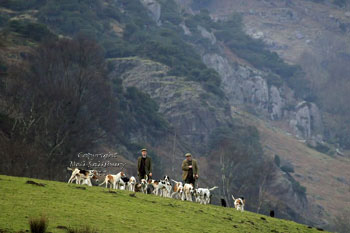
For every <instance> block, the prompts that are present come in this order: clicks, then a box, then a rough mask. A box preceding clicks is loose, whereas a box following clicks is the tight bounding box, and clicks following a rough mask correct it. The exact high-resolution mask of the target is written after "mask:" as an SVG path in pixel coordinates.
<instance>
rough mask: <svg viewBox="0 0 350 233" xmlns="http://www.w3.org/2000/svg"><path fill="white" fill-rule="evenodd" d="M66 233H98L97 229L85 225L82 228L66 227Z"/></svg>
mask: <svg viewBox="0 0 350 233" xmlns="http://www.w3.org/2000/svg"><path fill="white" fill-rule="evenodd" d="M66 231H67V233H98V231H97V230H96V229H94V228H90V227H89V226H85V227H82V228H71V227H70V228H67V229H66Z"/></svg>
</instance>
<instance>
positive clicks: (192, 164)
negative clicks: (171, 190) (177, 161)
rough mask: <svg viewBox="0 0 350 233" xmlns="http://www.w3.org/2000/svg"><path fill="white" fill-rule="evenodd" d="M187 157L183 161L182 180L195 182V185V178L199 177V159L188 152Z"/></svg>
mask: <svg viewBox="0 0 350 233" xmlns="http://www.w3.org/2000/svg"><path fill="white" fill-rule="evenodd" d="M185 156H186V159H185V160H184V161H183V162H182V166H181V167H182V171H183V173H182V180H183V181H184V182H185V183H189V184H193V187H195V186H194V185H195V180H196V179H198V166H197V160H195V159H192V155H191V154H190V153H187V154H186V155H185Z"/></svg>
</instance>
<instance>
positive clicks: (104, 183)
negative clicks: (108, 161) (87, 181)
mask: <svg viewBox="0 0 350 233" xmlns="http://www.w3.org/2000/svg"><path fill="white" fill-rule="evenodd" d="M105 183H106V180H105V181H103V183H101V184H99V185H98V186H102V185H103V184H105Z"/></svg>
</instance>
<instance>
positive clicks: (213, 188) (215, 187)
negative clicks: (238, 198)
mask: <svg viewBox="0 0 350 233" xmlns="http://www.w3.org/2000/svg"><path fill="white" fill-rule="evenodd" d="M217 188H219V187H218V186H214V187H212V188H211V189H209V191H213V190H215V189H217Z"/></svg>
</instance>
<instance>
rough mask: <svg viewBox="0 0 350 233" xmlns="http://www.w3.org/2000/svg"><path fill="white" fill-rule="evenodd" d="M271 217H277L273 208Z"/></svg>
mask: <svg viewBox="0 0 350 233" xmlns="http://www.w3.org/2000/svg"><path fill="white" fill-rule="evenodd" d="M270 217H271V218H273V217H275V211H273V210H271V211H270Z"/></svg>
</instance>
